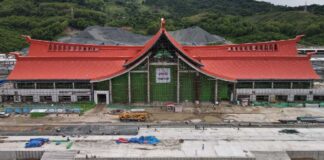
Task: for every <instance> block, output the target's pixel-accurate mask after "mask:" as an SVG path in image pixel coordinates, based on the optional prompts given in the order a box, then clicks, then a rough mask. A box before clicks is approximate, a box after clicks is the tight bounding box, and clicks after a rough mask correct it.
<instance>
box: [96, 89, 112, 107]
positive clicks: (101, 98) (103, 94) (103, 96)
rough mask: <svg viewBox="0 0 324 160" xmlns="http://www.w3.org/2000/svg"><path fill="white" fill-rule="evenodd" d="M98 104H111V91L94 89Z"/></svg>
mask: <svg viewBox="0 0 324 160" xmlns="http://www.w3.org/2000/svg"><path fill="white" fill-rule="evenodd" d="M94 101H95V103H96V104H109V91H94Z"/></svg>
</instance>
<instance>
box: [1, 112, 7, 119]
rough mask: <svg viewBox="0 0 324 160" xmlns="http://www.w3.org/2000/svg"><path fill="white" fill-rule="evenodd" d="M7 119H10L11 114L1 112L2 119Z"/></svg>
mask: <svg viewBox="0 0 324 160" xmlns="http://www.w3.org/2000/svg"><path fill="white" fill-rule="evenodd" d="M7 117H9V113H5V112H0V118H7Z"/></svg>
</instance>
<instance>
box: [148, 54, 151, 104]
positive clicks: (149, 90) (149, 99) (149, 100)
mask: <svg viewBox="0 0 324 160" xmlns="http://www.w3.org/2000/svg"><path fill="white" fill-rule="evenodd" d="M150 88H151V81H150V59H149V58H147V103H151V95H150V94H151V89H150Z"/></svg>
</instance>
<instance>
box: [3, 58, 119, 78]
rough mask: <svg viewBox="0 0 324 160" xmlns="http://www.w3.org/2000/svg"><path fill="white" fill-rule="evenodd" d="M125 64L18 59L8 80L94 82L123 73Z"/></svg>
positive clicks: (90, 59)
mask: <svg viewBox="0 0 324 160" xmlns="http://www.w3.org/2000/svg"><path fill="white" fill-rule="evenodd" d="M124 63H125V60H120V59H109V58H73V57H70V58H43V57H41V58H40V57H36V58H29V57H26V58H18V62H17V64H16V66H15V68H14V70H13V71H12V72H11V74H10V75H9V77H8V80H92V79H97V78H101V77H106V76H112V75H115V74H117V73H119V72H121V71H123V70H124V68H123V64H124Z"/></svg>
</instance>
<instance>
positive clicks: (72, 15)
mask: <svg viewBox="0 0 324 160" xmlns="http://www.w3.org/2000/svg"><path fill="white" fill-rule="evenodd" d="M71 18H72V19H74V10H73V7H71Z"/></svg>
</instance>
